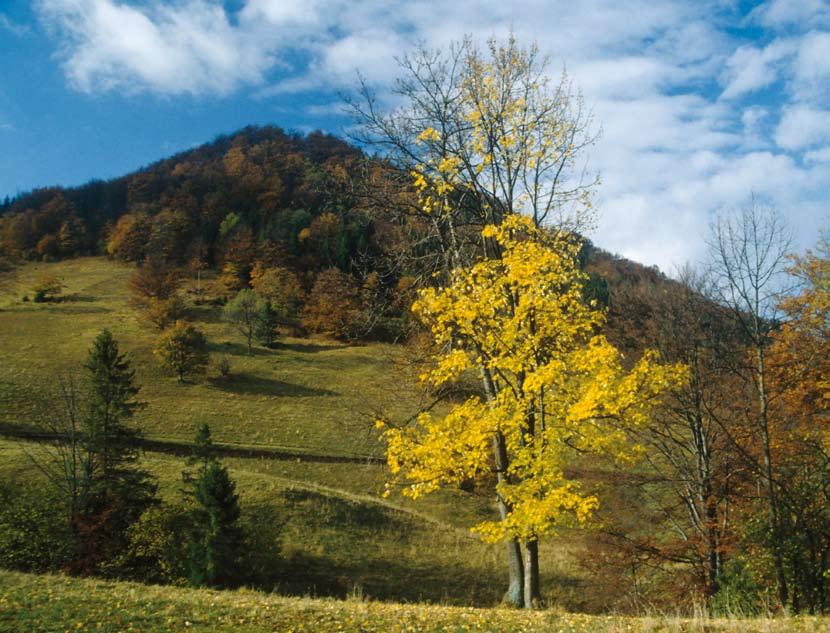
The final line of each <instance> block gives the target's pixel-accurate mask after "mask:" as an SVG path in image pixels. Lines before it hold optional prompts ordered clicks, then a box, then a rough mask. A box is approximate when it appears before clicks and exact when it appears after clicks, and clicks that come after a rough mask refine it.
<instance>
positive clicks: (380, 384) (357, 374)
mask: <svg viewBox="0 0 830 633" xmlns="http://www.w3.org/2000/svg"><path fill="white" fill-rule="evenodd" d="M131 270H132V268H131V267H130V266H126V265H122V264H118V263H114V262H108V261H106V260H104V259H100V258H87V259H78V260H71V261H67V262H61V263H58V264H33V265H27V266H25V267H24V268H22V269H21V270H20V271H19V272H18V275H17V279H16V282H15V283H14V284H12V285H11V288H10V289H9V287H8V286H7V290H6V292H5V293H3V292H2V291H0V332H2V338H3V344H2V345H0V425H2V424H5V425H11V426H26V425H27V424H28V423H29V421H30V420H31V419H32V416H33V415H34V414H35V413H34V408H33V403H35V402H38V401H39V400H42V394H43V391H44V386H45V383H48V380H49V379H50V377H53V376H56V375H59V374H60V373H61V372H64V371H66V370H69V369H72V368H77V367H78V363H79V361H80V360H81V359H83V358H84V356H85V354H86V350H87V349H88V347H89V345H90V342H91V341H92V339H93V338H94V336H95V335H96V334H97V333H98V332H99V331H100V330H101V328H103V327H109V328H110V329H111V330H112V331H113V333H114V335H115V337H116V338H117V339H118V341H119V343H120V345H121V347H122V349H123V350H125V351H127V352H128V353H129V355H130V357H131V358H132V360H133V364H134V366H135V368H136V369H137V378H138V381H139V383H140V384H141V385H142V392H141V397H142V399H143V400H145V401H146V402H147V407H146V409H145V410H144V411H142V412H141V414H140V416H139V419H138V422H139V423H140V425H141V427H142V428H143V430H144V432H145V435H147V436H148V437H151V438H155V439H170V440H175V441H179V442H186V441H189V440H190V439H191V438H192V436H193V433H194V430H195V428H196V426H197V424H199V423H201V422H207V423H208V424H210V426H211V430H212V431H213V433H214V437H215V438H216V439H217V440H219V441H222V442H226V443H236V444H242V445H260V446H270V447H289V448H292V449H299V452H309V453H316V454H340V455H355V454H360V455H365V454H374V455H379V454H380V453H381V447H380V445H379V443H378V442H377V438H376V436H375V434H374V430H373V428H372V424H371V412H372V411H374V410H379V409H384V410H387V411H392V412H397V413H405V412H408V411H411V410H412V408H413V407H414V406H415V405H416V404H417V403H416V402H415V400H416V396H415V390H414V389H408V388H407V387H406V380H407V378H406V376H405V375H403V374H402V373H401V372H400V371H399V370H398V368H397V365H396V363H395V362H394V359H395V352H396V349H395V348H394V347H393V346H388V345H366V346H356V347H351V346H342V345H339V344H337V343H333V342H331V341H326V340H322V339H321V340H308V339H288V340H283V341H282V342H281V345H280V347H279V348H278V349H276V350H273V351H272V350H264V349H260V350H258V351H257V353H255V354H254V355H253V356H248V355H247V354H246V353H245V350H244V348H243V347H242V346H241V345H240V343H241V336H240V335H239V334H238V333H235V332H234V331H233V330H232V329H230V328H228V327H227V326H226V325H225V324H223V323H221V322H220V321H219V319H218V311H217V310H214V311H209V310H207V309H202V311H201V312H200V313H197V314H195V315H194V317H196V318H197V319H198V321H197V323H198V325H199V327H202V328H204V329H205V331H206V332H207V334H208V337H209V340H210V341H212V343H213V345H214V348H215V349H217V350H218V352H219V353H220V354H226V355H227V356H228V357H229V358H230V360H231V363H232V366H233V373H234V378H233V379H232V381H231V383H230V384H223V383H221V382H218V381H216V380H215V379H211V377H210V376H211V374H209V375H208V377H203V378H198V379H196V380H194V381H193V382H191V383H189V384H185V385H180V384H178V383H177V382H176V380H175V379H174V378H173V377H171V376H169V375H166V374H165V373H164V372H162V371H161V370H160V369H159V368H158V366H157V363H156V360H155V358H153V356H152V352H151V350H152V344H153V339H154V337H155V335H156V333H155V332H154V331H153V330H151V329H148V328H146V327H144V326H143V325H142V324H141V323H140V321H139V319H138V317H137V315H136V313H135V311H134V310H132V309H131V308H130V307H129V306H128V305H127V293H126V281H127V279H128V277H129V275H130V273H131ZM44 273H48V274H55V275H57V276H59V277H60V278H61V279H62V280H63V282H64V283H65V284H66V286H67V290H66V292H67V293H74V294H77V295H78V300H76V301H72V302H66V303H60V304H54V305H44V304H39V305H38V304H33V303H24V302H21V300H20V298H21V296H22V295H23V294H25V293H27V292H29V294H31V287H32V285H33V283H34V281H35V280H36V279H37V277H38V276H39V275H41V274H44ZM225 341H228V342H230V343H231V344H230V345H226V344H225ZM216 355H218V354H214V356H216ZM212 374H215V372H212ZM0 428H2V427H0ZM33 450H34V451H37V450H39V449H37V448H36V447H33V446H32V445H26V444H21V443H18V442H9V441H0V476H4V477H10V478H13V479H18V480H19V479H20V478H21V477H29V476H34V473H33V471H32V468H31V464H30V462H29V461H28V459H27V458H26V457H25V455H24V453H25V452H32V451H33ZM143 460H144V463H145V464H146V466H147V467H148V468H149V469H151V470H152V471H153V472H154V474H156V475H157V476H158V477H159V479H160V482H161V484H162V493H163V494H164V495H166V496H168V497H171V498H172V497H175V495H176V492H175V491H176V486H177V482H178V479H179V476H180V471H181V468H182V460H181V459H180V458H176V457H171V456H168V455H163V454H158V453H146V454H145V455H144V457H143ZM226 463H227V464H228V465H229V467H230V468H231V474H232V476H233V477H234V478H235V479H236V480H237V481H238V489H239V491H240V493H241V500H242V504H243V508H245V509H246V512H248V514H249V516H256V517H263V518H264V520H268V521H274V522H276V523H278V524H279V525H280V526H281V539H280V540H281V551H282V561H283V564H284V566H285V567H284V570H283V571H284V573H283V574H282V577H283V578H285V582H284V584H282V585H281V586H280V587H279V589H280V590H281V591H288V592H292V593H300V594H304V593H313V594H322V595H335V596H343V595H346V594H348V593H350V592H352V591H362V592H364V593H365V594H366V595H368V596H371V597H379V598H384V599H397V600H430V601H442V602H453V603H458V604H462V603H468V604H479V605H489V604H493V603H495V602H497V601H498V599H499V597H500V594H501V592H502V591H503V588H504V587H503V582H504V578H503V576H504V567H503V549H502V548H501V547H498V546H489V545H484V544H482V543H480V542H479V541H478V540H477V539H475V538H473V537H472V536H471V535H470V534H469V532H468V531H466V529H464V528H465V527H466V526H469V525H472V524H473V523H475V522H476V521H478V520H481V518H482V517H483V516H486V515H487V514H488V513H489V512H491V511H492V507H491V503H490V499H489V498H481V497H474V496H470V495H467V494H463V493H460V492H457V491H456V492H452V491H449V492H446V493H441V494H436V495H431V496H430V497H429V498H427V499H425V500H423V501H419V502H417V503H413V502H410V501H408V500H406V499H403V498H401V497H400V496H393V498H392V503H390V502H388V501H385V500H383V499H382V498H381V494H382V492H383V484H384V482H385V480H386V479H387V476H388V473H387V471H386V469H385V467H382V466H377V465H370V464H342V463H319V462H313V461H306V460H280V461H277V460H269V459H261V458H247V459H246V458H233V459H227V460H226ZM579 547H580V545H579V543H578V542H575V543H566V542H564V541H561V542H558V543H556V544H555V545H554V544H549V545H547V546H546V547H545V549H544V550H543V559H544V568H543V582H544V585H545V587H546V588H547V589H548V592H549V593H548V597H549V598H550V599H551V600H552V601H556V602H558V603H560V604H564V605H567V606H568V607H570V608H583V607H585V606H587V605H588V604H589V603H590V596H588V595H587V594H586V593H585V592H584V590H583V589H582V588H581V585H582V583H583V579H582V578H581V577H580V576H581V573H580V572H579V571H578V570H577V569H576V567H575V564H574V552H575V551H577V550H578V549H579ZM596 607H597V605H594V607H593V608H596Z"/></svg>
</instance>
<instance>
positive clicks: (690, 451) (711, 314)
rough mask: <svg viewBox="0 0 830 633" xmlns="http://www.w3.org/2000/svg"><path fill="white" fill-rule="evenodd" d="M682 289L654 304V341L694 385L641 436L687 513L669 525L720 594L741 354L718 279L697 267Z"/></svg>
mask: <svg viewBox="0 0 830 633" xmlns="http://www.w3.org/2000/svg"><path fill="white" fill-rule="evenodd" d="M678 282H679V283H678V284H676V285H671V286H669V287H668V288H667V289H666V290H665V291H664V292H662V293H660V294H659V295H657V296H655V297H654V298H653V299H652V310H653V315H654V321H655V328H654V330H655V334H656V344H657V347H658V349H659V351H660V353H661V356H662V357H663V359H664V360H665V361H667V362H679V363H683V364H684V365H685V366H686V367H688V368H689V380H688V382H686V383H685V384H683V385H682V387H680V388H679V389H676V390H674V391H673V393H672V394H671V398H670V399H668V400H667V402H666V403H665V404H664V405H663V406H662V407H661V408H660V409H659V410H658V412H657V414H656V415H655V416H654V417H653V418H652V420H651V421H650V423H649V424H648V425H647V426H646V427H645V428H644V429H642V431H641V432H640V433H638V437H637V439H638V441H639V442H640V443H641V444H642V445H643V446H646V447H647V448H648V452H647V454H646V460H647V462H648V464H649V466H650V467H651V469H652V471H653V472H654V473H655V474H656V477H657V481H658V482H659V483H660V485H661V486H662V487H668V489H669V490H670V491H671V493H672V494H673V495H674V497H675V498H676V499H678V500H679V501H680V508H681V509H682V510H683V512H682V514H681V515H680V516H676V514H675V513H673V512H672V511H670V510H668V509H666V510H665V512H666V516H665V518H666V520H667V522H668V523H669V524H670V525H671V526H672V528H673V530H672V531H673V532H674V533H675V534H677V535H678V536H679V538H680V540H681V541H682V542H685V543H686V544H687V546H688V548H689V551H690V554H689V556H690V561H691V562H692V563H693V566H694V567H695V569H696V570H697V571H698V572H699V575H700V578H701V581H703V584H705V586H706V595H707V596H711V595H713V594H714V593H715V592H716V591H717V589H718V582H719V578H720V574H721V572H722V567H723V560H724V549H725V547H726V544H727V542H728V540H729V538H730V533H731V525H730V502H731V501H732V500H733V498H734V495H735V493H736V486H735V479H736V478H737V477H740V476H741V465H740V460H739V457H738V455H737V454H736V451H735V448H734V446H733V444H732V442H731V441H730V438H729V436H728V434H727V431H726V429H727V427H728V426H729V425H730V418H729V416H730V413H731V408H730V406H729V401H730V398H731V397H733V391H732V389H733V383H734V378H733V377H732V375H731V373H730V372H729V367H731V366H732V364H733V363H732V362H731V360H730V357H731V356H732V355H733V354H735V353H736V350H735V343H736V332H735V328H734V327H733V326H732V324H731V323H730V322H729V320H728V319H725V318H724V315H723V310H722V308H721V307H720V306H719V305H718V304H716V303H714V302H712V300H711V299H710V297H711V295H712V288H713V284H712V280H711V278H710V277H709V276H707V275H706V274H705V273H701V272H699V271H697V270H695V269H694V268H692V267H691V266H688V265H687V266H685V267H683V268H681V269H680V270H679V271H678Z"/></svg>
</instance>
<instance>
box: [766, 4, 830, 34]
mask: <svg viewBox="0 0 830 633" xmlns="http://www.w3.org/2000/svg"><path fill="white" fill-rule="evenodd" d="M752 16H753V17H754V18H756V20H757V21H758V22H759V23H760V24H762V25H764V26H767V27H771V28H779V29H781V28H786V27H792V26H796V27H801V28H805V27H807V28H809V27H810V26H815V25H817V24H827V23H828V22H830V6H828V4H827V2H826V1H825V0H771V1H770V2H767V3H765V4H762V5H761V6H759V7H758V8H757V9H755V10H754V11H753V12H752Z"/></svg>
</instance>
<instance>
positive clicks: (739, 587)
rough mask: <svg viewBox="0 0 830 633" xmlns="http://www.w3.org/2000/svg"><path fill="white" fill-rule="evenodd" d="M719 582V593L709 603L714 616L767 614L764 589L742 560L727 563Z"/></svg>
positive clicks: (732, 560) (736, 559)
mask: <svg viewBox="0 0 830 633" xmlns="http://www.w3.org/2000/svg"><path fill="white" fill-rule="evenodd" d="M718 582H719V587H718V592H717V593H716V594H715V595H714V596H712V600H711V602H710V603H709V608H710V609H711V611H712V613H713V614H717V615H725V616H726V615H737V616H753V615H759V614H762V613H765V611H766V604H765V599H764V598H765V595H764V587H763V586H762V585H761V584H760V583H759V582H758V581H757V580H756V579H755V578H754V577H753V575H752V572H751V571H750V570H749V569H748V568H747V565H746V564H745V563H744V561H742V560H741V559H739V558H733V559H731V560H729V561H727V562H726V564H725V565H724V570H723V572H722V573H721V576H720V579H719V581H718Z"/></svg>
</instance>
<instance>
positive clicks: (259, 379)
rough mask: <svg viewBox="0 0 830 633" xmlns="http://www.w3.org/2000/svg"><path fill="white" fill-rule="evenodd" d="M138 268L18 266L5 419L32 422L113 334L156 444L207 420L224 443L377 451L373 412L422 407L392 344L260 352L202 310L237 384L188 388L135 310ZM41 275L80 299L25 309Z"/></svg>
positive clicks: (303, 342) (298, 343)
mask: <svg viewBox="0 0 830 633" xmlns="http://www.w3.org/2000/svg"><path fill="white" fill-rule="evenodd" d="M131 272H132V267H131V266H128V265H125V264H119V263H115V262H108V261H106V260H104V259H101V258H83V259H75V260H70V261H67V262H61V263H56V264H32V265H27V266H25V267H24V268H22V269H21V270H20V271H19V273H18V276H17V280H16V283H15V284H12V286H11V288H9V289H7V290H6V291H5V292H3V293H0V332H2V333H3V345H2V347H0V422H3V423H6V424H20V423H21V421H25V420H26V419H27V418H28V417H29V416H30V415H31V413H32V408H31V405H32V403H33V402H36V401H37V400H38V399H39V396H40V393H41V387H42V384H43V381H44V378H48V377H50V376H51V377H54V376H56V375H60V374H61V373H62V372H65V371H67V370H68V369H70V368H73V367H77V364H78V362H79V361H81V360H83V358H84V357H85V355H86V350H87V349H88V348H89V346H90V343H91V342H92V339H93V338H94V337H95V336H96V335H97V334H98V332H100V330H101V329H102V328H103V327H108V328H110V330H111V331H112V332H113V335H114V336H115V338H116V339H117V340H118V341H119V344H120V346H121V348H122V350H124V351H126V352H128V353H129V355H130V357H131V358H132V360H133V364H134V366H135V368H136V370H137V372H136V375H137V379H138V382H139V383H140V384H141V385H142V393H141V397H142V398H143V399H144V400H145V401H146V402H147V407H146V408H145V409H144V410H143V411H142V412H141V413H140V414H139V415H138V417H137V421H138V423H139V424H140V425H141V426H142V428H143V429H144V432H145V434H146V435H147V436H148V437H152V438H169V439H178V440H187V441H189V440H190V439H191V438H192V437H193V433H194V427H195V425H196V424H197V423H201V422H206V423H208V424H209V425H210V427H211V430H212V432H213V435H214V439H216V440H217V441H220V442H232V443H233V442H235V443H240V444H246V445H268V446H282V447H291V448H299V449H306V450H310V451H314V452H325V453H331V454H358V455H361V454H371V455H378V454H379V453H380V447H379V444H378V443H377V441H376V436H375V434H374V432H373V429H372V425H371V416H372V413H373V412H375V411H380V410H384V411H389V412H391V413H393V414H394V413H398V414H401V413H405V412H407V411H411V410H412V406H413V405H415V404H417V403H416V402H415V401H414V398H415V396H414V392H413V390H411V389H409V390H407V389H401V381H402V378H401V376H400V375H399V373H398V371H397V370H396V364H395V362H394V357H395V352H396V350H395V348H394V347H393V346H388V345H367V346H346V345H342V344H338V343H336V342H332V341H326V340H309V339H292V338H284V339H282V340H281V341H280V343H279V346H278V348H277V349H276V350H266V349H263V348H258V349H255V350H254V354H253V355H252V356H249V355H248V354H247V353H246V350H245V348H244V346H243V341H242V337H241V336H240V335H239V333H238V332H236V331H235V330H234V329H233V328H232V327H230V326H229V325H228V324H226V323H224V322H222V320H221V318H220V311H219V309H218V308H206V307H201V308H193V315H192V316H193V319H194V320H195V321H196V322H197V323H198V325H199V327H200V328H202V329H203V330H204V331H205V333H206V334H207V336H208V340H209V342H210V344H211V351H212V352H213V356H214V358H215V359H218V358H219V357H221V356H223V355H224V356H227V357H228V358H229V360H230V361H231V365H232V374H233V375H232V379H231V380H229V381H226V382H224V381H220V380H216V379H215V378H212V377H210V376H211V375H209V377H207V378H201V379H197V380H195V381H193V382H191V383H190V384H184V385H182V384H179V383H178V382H177V381H176V380H173V379H171V377H170V376H169V375H167V374H166V373H165V372H163V371H162V370H161V369H160V368H159V367H158V363H157V362H156V359H155V358H154V357H153V354H152V348H153V344H154V341H155V337H156V336H157V332H155V331H154V330H153V329H152V328H150V327H147V326H146V324H143V323H142V322H141V320H140V318H139V315H138V314H137V313H136V311H135V310H133V309H131V308H130V307H129V306H128V304H127V299H128V295H127V289H126V282H127V279H128V278H129V275H130V274H131ZM42 274H54V275H56V276H58V277H59V278H60V279H62V280H63V282H64V284H65V285H66V291H65V292H66V293H67V294H76V295H77V297H78V299H77V300H76V301H72V302H65V303H59V304H35V303H31V302H30V303H24V302H21V301H20V299H21V296H22V295H24V294H26V293H28V294H29V295H31V294H32V293H31V288H32V286H33V285H34V282H35V280H36V279H37V278H38V276H40V275H42ZM212 375H214V376H215V371H214V372H213V373H212Z"/></svg>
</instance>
